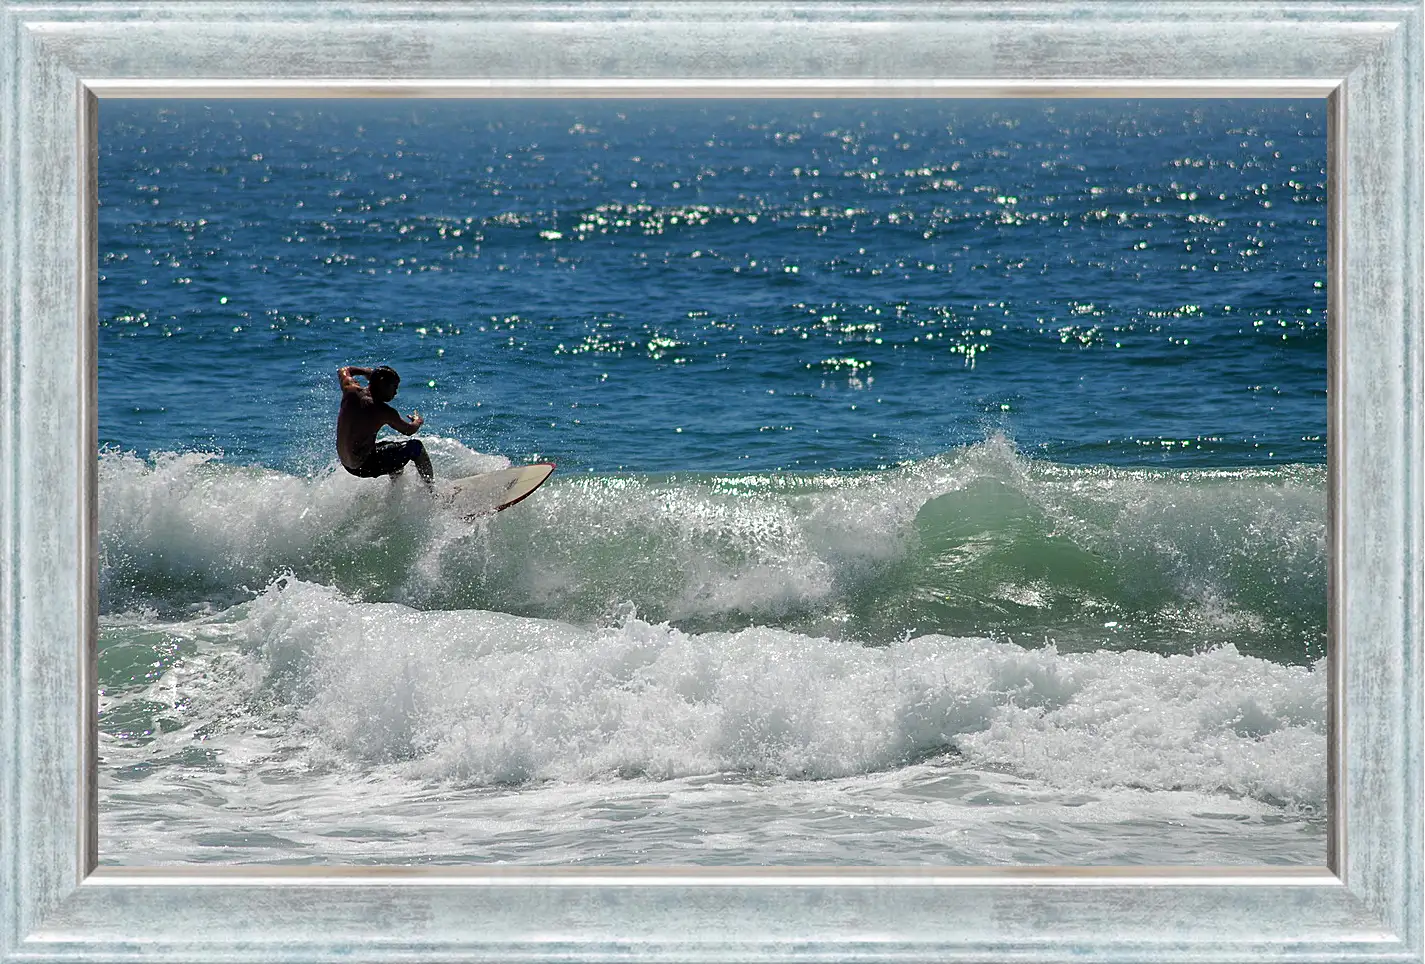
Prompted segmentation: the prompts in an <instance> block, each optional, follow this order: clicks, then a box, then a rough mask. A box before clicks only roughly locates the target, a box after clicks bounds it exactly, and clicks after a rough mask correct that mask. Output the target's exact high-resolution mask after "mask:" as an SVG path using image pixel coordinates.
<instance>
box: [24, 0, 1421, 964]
mask: <svg viewBox="0 0 1425 964" xmlns="http://www.w3.org/2000/svg"><path fill="white" fill-rule="evenodd" d="M1423 49H1425V48H1422V5H1421V4H1420V3H1419V2H1391V0H1385V2H1380V3H1374V2H1372V3H1367V2H1364V0H1342V2H1335V3H1330V4H1326V3H1320V2H1314V0H1302V2H1270V3H1268V2H1255V0H1245V2H1242V3H1235V4H1230V5H1223V4H1218V3H1208V2H1199V0H1165V2H1136V0H1099V2H1077V0H1074V2H1067V3H1064V2H1052V0H1027V2H1009V3H997V4H991V3H982V2H966V3H944V4H928V3H904V2H896V0H870V2H857V3H831V2H801V0H796V2H789V0H771V2H768V3H758V4H752V3H747V2H741V0H684V2H680V0H624V2H588V3H582V2H581V3H555V2H545V3H540V2H505V0H495V2H488V3H438V2H431V0H410V2H395V0H311V2H302V3H297V2H290V0H289V2H279V0H268V2H247V0H234V2H230V0H213V2H204V3H191V2H190V3H178V2H173V0H164V2H148V3H132V4H122V5H120V4H113V3H108V2H99V0H92V2H91V0H77V2H69V3H42V2H24V0H21V2H15V0H3V2H0V105H3V106H0V159H3V163H0V391H2V392H3V393H4V394H3V398H4V406H3V412H4V415H3V418H4V427H3V429H0V492H3V499H0V567H3V568H2V569H0V572H3V579H0V735H3V736H0V738H3V741H4V742H3V745H4V750H3V752H0V895H3V897H0V961H5V962H9V961H21V960H23V961H27V962H29V961H41V960H45V961H51V960H52V961H61V960H79V959H84V960H118V959H123V960H185V961H203V960H213V961H217V960H223V961H254V962H257V961H278V960H282V961H285V960H304V961H308V960H310V961H319V960H337V959H342V960H363V961H365V960H370V961H397V960H421V961H437V960H440V961H443V960H474V959H491V960H493V959H502V960H503V959H514V958H518V959H522V960H556V959H557V960H580V961H584V960H588V961H595V960H633V959H637V960H708V961H731V960H754V959H755V960H828V961H829V960H835V961H852V960H855V961H862V960H887V961H889V960H897V961H904V960H932V959H933V960H967V961H968V960H975V961H983V960H989V961H1008V960H1015V961H1026V960H1035V961H1040V960H1042V961H1052V960H1063V959H1068V958H1075V959H1079V960H1088V961H1118V960H1123V961H1128V960H1133V961H1139V960H1145V959H1151V960H1154V961H1179V960H1181V961H1188V960H1192V961H1203V960H1234V961H1266V960H1272V961H1279V960H1302V961H1305V960H1321V959H1330V960H1340V961H1348V960H1361V961H1365V960H1370V961H1373V962H1374V961H1382V960H1387V959H1389V960H1419V959H1420V958H1421V956H1422V939H1421V930H1422V919H1421V918H1422V901H1421V897H1422V894H1421V871H1422V862H1421V856H1422V851H1421V843H1422V839H1421V827H1422V822H1421V800H1422V795H1421V790H1422V785H1421V772H1422V766H1421V764H1422V755H1421V737H1422V732H1421V692H1422V690H1421V683H1422V673H1421V645H1420V644H1421V627H1422V623H1421V620H1422V615H1425V613H1422V598H1425V597H1422V588H1425V583H1422V574H1425V572H1422V559H1425V554H1422V549H1425V546H1423V545H1422V538H1421V537H1422V517H1421V509H1422V499H1425V490H1422V466H1425V451H1422V429H1423V428H1425V423H1422V413H1425V398H1422V382H1421V377H1422V362H1425V357H1422V352H1421V349H1422V335H1425V331H1422V327H1421V322H1422V318H1421V284H1422V277H1423V276H1425V260H1422V252H1425V249H1423V248H1422V232H1421V228H1422V217H1421V215H1422V190H1421V188H1422V174H1421V164H1420V158H1421V157H1422V156H1425V152H1423V151H1422V139H1421V133H1422V104H1423V103H1425V102H1422V98H1421V86H1422V79H1425V78H1423V77H1422V50H1423ZM730 94H737V95H756V96H764V97H779V96H781V97H790V96H796V97H809V96H818V97H824V96H839V97H857V96H875V97H950V96H978V97H986V96H1020V97H1023V96H1044V97H1050V96H1052V97H1066V96H1068V97H1085V96H1128V95H1131V96H1137V97H1154V96H1160V97H1161V96H1172V97H1222V96H1253V97H1260V96H1290V97H1321V98H1324V99H1325V101H1326V104H1327V110H1328V113H1329V117H1330V120H1329V147H1328V151H1329V156H1330V173H1329V178H1328V180H1329V190H1328V194H1329V199H1328V208H1329V223H1328V233H1329V246H1328V250H1329V253H1328V261H1329V270H1328V304H1329V312H1330V317H1331V322H1332V324H1331V331H1330V348H1329V380H1328V412H1329V414H1328V429H1329V442H1328V463H1329V468H1328V478H1329V483H1328V539H1329V545H1330V552H1329V556H1330V567H1331V571H1330V576H1329V580H1328V586H1329V589H1328V593H1329V626H1328V634H1329V640H1330V642H1329V652H1330V655H1329V665H1330V673H1329V675H1330V694H1329V711H1328V729H1329V732H1330V741H1329V747H1330V749H1329V751H1328V766H1329V768H1330V774H1329V778H1330V779H1329V783H1330V793H1329V806H1330V811H1331V816H1330V831H1329V839H1328V859H1327V862H1326V864H1325V865H1324V866H1321V867H1300V868H1283V869H1276V868H1274V869H1271V870H1267V869H1255V868H1245V869H1233V870H1226V869H1218V868H1172V869H1168V868H1143V867H1133V868H1128V867H1114V868H1056V867H1033V868H1030V867H996V868H988V867H986V868H859V869H832V870H828V869H817V870H811V869H806V868H794V867H792V868H764V869H746V868H737V869H734V868H697V869H692V868H666V869H659V868H607V867H605V868H579V869H571V868H439V869H435V868H379V869H378V868H348V867H327V868H315V867H312V868H282V869H276V868H192V869H188V868H99V867H97V855H98V840H97V830H96V827H97V821H96V819H95V811H96V809H97V785H96V781H97V777H96V772H97V768H96V760H95V755H96V752H97V735H96V713H95V701H96V699H97V696H96V686H97V684H96V677H95V667H96V652H95V648H96V638H97V605H98V591H97V585H98V575H97V553H96V547H97V542H98V521H97V520H98V511H97V501H98V497H97V475H96V473H97V470H96V465H95V454H96V446H97V442H96V439H97V422H98V417H97V388H96V385H97V374H96V368H97V364H96V354H97V353H96V340H97V339H96V332H95V327H96V318H97V293H96V285H97V271H96V265H97V239H96V195H97V175H96V169H97V148H96V139H97V124H96V117H97V110H98V108H97V104H98V100H99V98H103V97H160V96H161V97H233V96H242V97H284V96H299V97H312V96H351V97H376V96H403V97H410V96H465V97H492V96H493V97H499V96H515V95H518V96H525V97H528V96H542V97H613V96H618V97H627V96H650V97H652V96H684V97H698V96H728V95H730Z"/></svg>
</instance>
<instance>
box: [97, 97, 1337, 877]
mask: <svg viewBox="0 0 1425 964" xmlns="http://www.w3.org/2000/svg"><path fill="white" fill-rule="evenodd" d="M100 155H101V156H100V189H99V197H100V212H99V230H100V235H99V244H100V279H99V300H100V312H99V314H100V328H99V352H100V361H99V406H100V412H99V416H100V426H99V431H100V443H101V452H100V456H99V460H100V514H101V560H100V564H101V607H102V609H103V611H104V613H105V615H104V617H103V625H102V627H101V630H102V631H101V652H100V677H101V687H102V689H103V694H102V698H101V717H100V727H101V731H102V732H103V733H104V735H105V736H104V739H105V744H104V756H105V762H104V764H103V766H102V768H101V795H102V804H101V810H102V812H103V813H104V817H103V820H104V821H105V822H104V823H103V824H102V825H101V826H102V827H103V828H104V830H103V836H102V837H101V851H102V852H103V853H104V855H105V859H106V860H111V861H122V862H139V863H142V862H153V861H155V860H156V861H161V862H168V861H179V862H188V861H203V860H220V861H259V862H286V861H293V860H296V861H302V862H310V861H320V860H343V861H356V862H369V861H377V862H382V861H394V862H423V861H431V860H436V861H442V860H453V861H517V862H528V861H535V862H556V863H568V862H586V861H593V862H654V863H688V862H715V863H716V862H731V863H788V862H791V863H798V862H813V863H816V862H822V863H828V862H829V863H867V862H870V863H907V862H908V863H925V862H931V863H1004V862H1008V863H1044V862H1051V863H1052V862H1067V863H1081V862H1100V863H1102V862H1109V863H1145V862H1146V863H1177V862H1203V861H1205V862H1226V863H1241V862H1295V863H1302V862H1315V863H1319V862H1320V860H1321V855H1322V854H1323V853H1324V839H1325V836H1324V835H1325V831H1324V823H1323V821H1322V819H1321V809H1322V806H1323V803H1324V797H1325V682H1324V680H1325V676H1324V669H1323V666H1322V663H1321V659H1322V657H1323V656H1324V653H1325V623H1326V600H1325V583H1326V553H1325V458H1326V437H1325V426H1326V334H1327V332H1326V317H1325V309H1326V290H1325V284H1326V271H1325V244H1326V230H1325V217H1326V215H1325V208H1326V205H1325V201H1326V197H1325V192H1326V187H1325V182H1326V170H1325V165H1326V139H1325V105H1324V102H1318V101H1230V100H1219V101H1127V100H1125V101H1004V100H1001V101H919V100H918V101H849V100H848V101H825V102H801V101H751V100H745V101H726V102H724V101H696V102H680V101H627V102H606V101H459V102H456V101H392V100H381V101H322V102H317V101H280V102H146V101H145V102H139V101H105V102H104V104H103V105H102V106H101V112H100ZM347 363H353V364H369V365H374V364H381V363H385V364H390V365H392V366H394V367H396V368H397V369H398V370H399V371H400V372H401V374H402V376H403V381H402V386H401V392H400V395H399V397H398V398H397V399H396V402H395V404H396V405H397V406H398V407H400V408H401V409H402V410H403V411H404V412H406V413H409V412H410V411H411V410H413V409H418V410H419V411H420V412H421V413H422V414H423V415H424V416H425V418H426V423H425V426H424V428H423V429H422V433H421V435H422V437H424V438H425V439H426V441H427V445H428V446H429V448H430V449H431V452H432V457H433V459H434V461H435V464H436V471H437V474H438V475H441V476H443V477H451V476H456V475H460V474H464V473H468V472H471V471H481V470H485V469H489V468H497V467H500V466H503V465H506V464H509V463H511V462H515V463H518V462H524V461H533V460H551V461H554V462H556V463H557V464H558V465H559V470H558V472H557V473H556V475H555V478H554V479H553V480H552V481H551V482H550V483H549V484H548V485H547V486H546V487H545V488H544V489H542V490H541V491H540V492H539V493H537V494H536V496H534V497H533V498H531V499H530V500H528V501H527V502H525V503H521V505H520V506H518V507H516V508H514V509H512V510H510V511H508V512H505V513H501V514H500V515H499V516H497V517H495V518H494V519H493V520H486V521H485V522H483V523H480V524H477V525H473V526H472V525H466V524H462V523H461V522H460V521H459V520H457V519H453V518H448V517H446V515H443V514H442V513H441V512H440V511H439V509H438V508H433V507H432V506H431V505H430V504H428V502H427V501H425V500H424V499H423V493H422V492H421V491H420V489H419V487H418V486H416V485H414V484H413V483H414V480H413V479H406V478H402V479H401V480H399V481H398V482H396V483H394V484H392V483H388V482H386V481H384V480H376V481H370V480H359V479H355V478H353V477H350V476H347V475H346V474H345V473H343V472H341V471H340V470H339V469H338V467H337V465H336V460H335V449H334V441H333V426H334V420H335V413H336V405H337V401H338V398H339V391H338V388H337V382H336V376H335V372H336V369H337V367H338V366H340V365H342V364H347ZM353 626H355V627H359V629H358V630H357V631H354V632H353V630H352V629H351V627H353ZM354 787H361V788H363V790H362V793H361V794H360V795H359V796H360V798H361V799H362V800H363V801H364V803H365V804H366V809H364V810H362V809H360V808H357V809H355V810H354V809H353V807H352V804H351V802H350V801H351V798H352V793H353V788H354ZM254 814H257V815H258V816H254ZM1027 815H1028V816H1027ZM1026 820H1027V823H1026V822H1025V821H1026ZM615 824H617V832H616V833H615V832H614V831H613V828H614V825H615ZM769 825H770V826H775V827H776V828H778V829H777V830H776V831H768V830H767V829H766V828H767V827H768V826H769ZM1025 826H1030V827H1032V828H1033V832H1032V833H1029V834H1028V835H1026V833H1025V832H1024V827H1025ZM551 827H552V828H555V829H551ZM472 828H475V829H472ZM826 834H831V835H832V842H830V843H828V842H827V839H824V838H825V835H826ZM452 841H455V842H456V843H452Z"/></svg>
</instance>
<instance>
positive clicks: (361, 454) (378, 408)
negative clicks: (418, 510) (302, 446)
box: [336, 365, 434, 486]
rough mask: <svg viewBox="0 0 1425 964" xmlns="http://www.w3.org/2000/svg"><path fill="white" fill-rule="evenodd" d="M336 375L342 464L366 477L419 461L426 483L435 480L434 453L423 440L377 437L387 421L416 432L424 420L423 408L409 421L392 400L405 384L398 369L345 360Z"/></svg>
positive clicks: (394, 471) (403, 431)
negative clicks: (364, 380) (374, 366)
mask: <svg viewBox="0 0 1425 964" xmlns="http://www.w3.org/2000/svg"><path fill="white" fill-rule="evenodd" d="M336 374H337V378H338V379H340V380H341V411H340V413H339V414H338V415H337V418H336V454H337V457H338V458H340V459H341V464H342V467H343V468H345V469H346V470H347V471H348V472H350V473H351V474H352V475H359V476H361V477H362V478H363V479H374V478H377V477H379V476H382V475H389V476H392V477H393V478H394V477H395V476H397V475H399V474H400V473H401V470H402V469H404V468H405V467H406V463H407V462H414V463H416V471H417V472H419V473H420V474H421V480H422V481H423V482H425V484H426V485H427V486H429V485H431V479H432V477H433V476H434V473H433V472H432V471H431V467H430V456H429V455H427V454H426V447H425V446H424V445H423V444H421V442H420V440H419V439H409V440H407V441H405V442H397V441H394V440H390V441H385V442H378V441H376V433H377V432H379V431H381V427H382V426H384V425H389V426H391V428H394V429H395V430H396V431H398V432H400V433H401V434H402V435H414V434H416V432H417V431H419V430H420V427H421V426H422V425H424V424H425V419H423V418H421V414H420V412H412V413H411V418H410V421H407V420H406V419H404V418H402V417H401V413H400V412H398V411H396V410H395V409H394V408H392V407H391V406H390V405H389V404H387V403H388V402H390V401H391V399H393V398H395V397H396V391H397V389H399V388H400V385H401V376H400V375H398V374H396V370H395V369H394V368H391V367H389V366H387V365H381V366H380V367H377V368H359V367H357V366H356V365H346V366H343V367H342V368H339V369H337V373H336ZM358 378H364V379H366V384H365V385H362V384H361V383H360V382H358V381H357V379H358Z"/></svg>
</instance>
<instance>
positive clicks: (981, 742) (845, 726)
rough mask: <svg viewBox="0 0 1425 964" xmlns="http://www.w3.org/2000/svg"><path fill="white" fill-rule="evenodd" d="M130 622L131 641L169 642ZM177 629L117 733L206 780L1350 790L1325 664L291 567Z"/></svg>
mask: <svg viewBox="0 0 1425 964" xmlns="http://www.w3.org/2000/svg"><path fill="white" fill-rule="evenodd" d="M105 633H106V640H105V642H104V644H103V645H104V646H105V647H106V648H107V647H108V646H112V645H116V644H118V643H121V642H123V641H124V640H129V641H133V640H134V639H136V637H137V636H138V635H140V634H143V633H150V634H152V633H153V627H152V626H151V625H141V624H140V623H136V622H130V623H126V624H124V625H111V626H109V627H107V628H106V630H105ZM163 634H164V635H165V637H166V638H167V639H168V640H169V641H170V642H171V641H172V640H173V639H175V638H181V639H183V640H185V641H186V642H185V644H184V645H183V646H179V647H177V648H178V649H180V650H182V651H183V652H185V653H187V655H183V656H181V657H180V660H179V662H180V663H181V665H175V666H172V667H170V668H169V669H167V670H166V671H165V673H164V674H163V676H162V677H161V678H159V679H157V680H143V679H119V680H108V681H106V680H103V679H101V685H105V702H104V705H103V707H102V712H101V717H100V727H101V730H102V731H103V732H104V733H105V734H106V739H107V740H108V741H111V742H110V746H114V745H126V746H129V747H131V748H144V749H143V752H144V753H145V754H146V757H145V758H153V759H169V760H177V759H179V756H180V754H181V753H183V752H188V753H190V754H191V753H192V752H193V750H194V748H195V747H196V746H199V745H200V744H195V742H194V740H195V739H196V738H197V737H200V736H201V738H202V742H201V747H202V748H203V750H204V752H205V753H206V754H207V755H206V756H204V758H203V761H201V762H202V763H203V765H206V766H213V767H218V768H222V767H223V766H225V765H242V766H254V765H257V764H260V763H261V762H262V760H261V759H260V757H261V755H262V754H266V758H267V760H268V761H269V763H271V762H272V761H276V762H275V763H273V764H272V765H274V766H278V767H279V768H285V769H287V770H290V769H292V768H294V767H295V768H297V769H300V770H321V769H329V768H333V767H335V768H339V769H354V770H357V771H362V772H378V771H379V772H387V773H393V774H400V775H401V776H403V777H405V778H412V779H424V780H435V781H440V782H447V783H454V784H458V785H461V786H466V787H504V786H511V785H521V784H526V783H538V782H544V781H565V782H585V781H589V780H598V779H626V778H645V779H654V780H665V779H676V778H683V777H689V776H695V775H699V774H720V773H739V774H742V775H744V776H746V777H748V778H752V779H757V778H761V777H766V778H777V779H798V780H802V779H812V780H820V779H831V778H839V777H845V776H851V775H857V774H867V773H874V772H878V771H886V770H892V769H895V768H898V767H903V766H907V765H912V764H916V763H919V762H922V761H925V760H928V759H936V758H945V757H949V758H952V759H953V758H957V757H958V760H957V763H960V764H963V765H965V766H969V767H974V768H978V769H988V770H995V769H1004V770H1008V771H1010V772H1014V773H1017V774H1020V775H1022V776H1026V777H1032V778H1036V779H1039V780H1042V781H1045V782H1046V783H1048V784H1049V785H1051V786H1055V787H1060V788H1068V789H1075V788H1092V787H1132V788H1142V789H1149V790H1192V791H1203V792H1212V793H1226V794H1231V795H1240V796H1248V797H1252V798H1255V799H1258V800H1263V801H1267V802H1270V803H1273V804H1277V805H1284V806H1288V807H1291V808H1295V809H1297V810H1299V811H1302V812H1315V811H1317V810H1319V808H1320V807H1321V806H1322V805H1323V803H1324V800H1325V792H1326V790H1325V783H1326V773H1327V769H1326V757H1325V754H1326V739H1325V726H1326V685H1325V672H1326V670H1325V664H1324V661H1321V662H1318V663H1316V664H1313V665H1311V666H1286V665H1281V664H1277V663H1272V662H1270V661H1267V660H1262V659H1257V658H1254V657H1251V656H1247V655H1244V654H1242V653H1241V652H1240V651H1238V650H1237V649H1236V648H1235V647H1232V646H1224V647H1221V648H1218V649H1215V650H1212V651H1208V652H1203V653H1198V654H1195V655H1162V654H1155V653H1148V652H1142V651H1128V652H1107V651H1098V652H1080V653H1065V652H1061V651H1059V650H1058V649H1057V648H1055V647H1053V646H1047V647H1042V648H1035V649H1030V648H1025V647H1022V646H1019V645H1016V644H1013V643H1008V642H1002V641H994V640H989V639H984V638H956V637H949V636H944V635H925V636H919V637H915V638H908V639H904V640H901V641H898V642H895V643H893V644H891V645H888V646H867V645H863V644H859V643H856V642H854V641H851V640H844V639H842V640H837V639H830V638H826V637H817V636H809V635H804V634H799V633H793V632H788V631H786V630H782V629H776V628H771V627H761V626H759V627H752V628H747V629H742V630H738V631H735V632H714V633H688V632H684V631H682V630H679V629H677V628H674V627H672V626H670V625H668V624H666V623H664V624H654V623H650V622H647V621H645V620H643V619H640V618H638V617H637V616H635V615H633V614H624V615H623V616H622V617H621V618H620V619H618V620H615V621H613V622H611V623H610V624H609V625H606V626H602V627H597V628H584V627H577V626H573V625H570V624H567V623H562V622H558V621H553V620H542V619H531V618H527V617H518V616H511V615H508V614H502V613H492V612H478V611H422V610H417V609H412V608H409V607H406V606H401V605H398V604H393V603H363V602H359V601H356V600H353V599H351V598H349V597H347V596H345V595H343V594H342V593H340V592H338V591H337V590H335V589H332V588H330V587H326V586H321V585H317V584H313V583H307V582H303V581H301V580H297V579H291V578H286V579H280V580H278V581H276V582H274V583H273V584H272V585H270V586H268V587H266V588H265V589H264V590H263V591H262V592H261V593H260V594H259V595H258V596H257V597H256V598H255V599H254V600H253V601H252V602H250V603H247V604H244V605H243V606H242V607H240V608H239V609H237V610H234V611H231V612H228V613H225V614H223V615H221V616H219V617H207V618H204V619H200V620H195V621H190V622H187V623H184V624H173V623H170V624H167V625H166V626H165V627H164V629H163ZM180 676H181V677H182V678H181V679H179V678H178V677H180ZM172 693H181V699H179V700H177V701H175V700H174V699H173V698H172ZM259 738H261V739H259ZM255 744H258V745H260V748H259V749H256V750H255V749H254V745H255ZM135 752H136V751H135ZM180 762H182V761H180Z"/></svg>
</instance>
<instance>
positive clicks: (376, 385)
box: [366, 365, 401, 402]
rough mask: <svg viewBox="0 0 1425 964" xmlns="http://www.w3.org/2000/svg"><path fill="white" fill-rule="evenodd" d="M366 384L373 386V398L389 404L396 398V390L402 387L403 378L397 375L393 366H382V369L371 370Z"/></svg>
mask: <svg viewBox="0 0 1425 964" xmlns="http://www.w3.org/2000/svg"><path fill="white" fill-rule="evenodd" d="M366 384H368V385H370V386H371V397H372V398H374V399H376V400H377V401H378V402H389V401H390V400H391V399H393V398H395V397H396V390H397V389H398V388H400V387H401V376H400V375H397V374H396V369H394V368H392V367H391V366H389V365H382V366H381V367H380V368H373V369H371V375H370V376H369V377H368V378H367V379H366Z"/></svg>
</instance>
